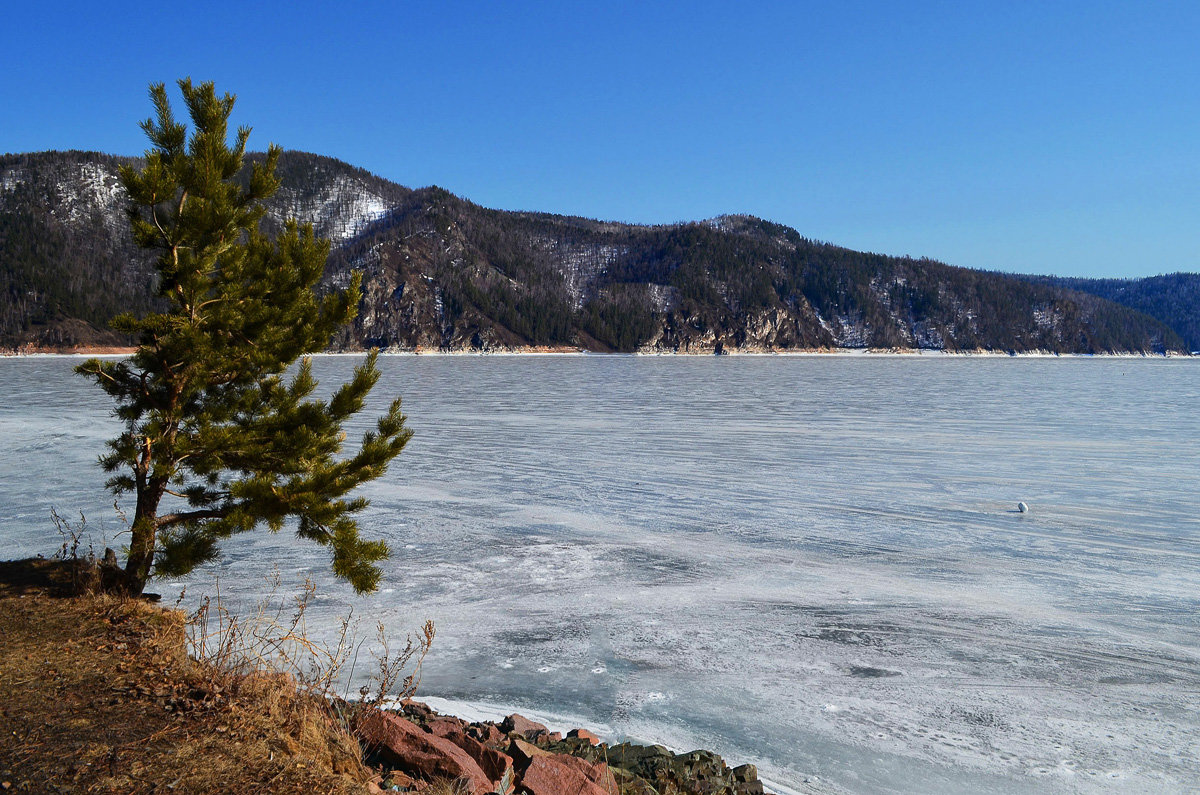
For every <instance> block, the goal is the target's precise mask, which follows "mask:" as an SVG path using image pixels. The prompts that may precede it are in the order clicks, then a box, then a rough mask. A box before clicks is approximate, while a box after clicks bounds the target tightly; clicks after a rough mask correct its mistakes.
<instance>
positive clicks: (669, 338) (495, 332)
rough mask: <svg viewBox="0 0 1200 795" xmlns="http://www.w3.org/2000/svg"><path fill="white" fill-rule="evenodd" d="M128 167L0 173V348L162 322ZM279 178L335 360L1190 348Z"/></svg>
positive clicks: (997, 296) (560, 222)
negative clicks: (321, 290)
mask: <svg viewBox="0 0 1200 795" xmlns="http://www.w3.org/2000/svg"><path fill="white" fill-rule="evenodd" d="M260 156H261V155H253V156H251V157H260ZM136 162H138V161H137V159H136V158H121V157H117V156H112V155H104V154H101V153H89V152H43V153H31V154H18V155H4V156H3V157H0V345H2V346H6V347H9V348H20V347H22V346H41V347H44V348H62V347H68V346H70V345H71V344H80V343H82V344H109V345H111V344H118V343H120V342H121V340H120V339H118V338H117V337H116V335H114V334H112V332H111V331H109V330H107V329H106V328H105V327H104V324H105V323H106V322H107V320H108V318H110V317H111V316H112V315H115V314H116V313H117V312H119V311H134V312H144V311H148V310H149V309H151V308H152V307H154V306H155V305H156V303H155V301H156V299H155V298H154V296H153V293H152V288H151V285H152V283H153V267H152V262H151V259H150V258H149V257H148V256H147V255H146V252H143V251H139V250H137V249H136V248H135V247H134V246H133V244H132V241H131V240H130V239H129V234H128V230H127V228H126V222H125V219H124V206H123V199H122V195H121V188H120V185H119V181H118V180H117V177H116V169H117V167H118V166H119V165H120V164H122V163H136ZM279 176H280V178H281V180H282V183H283V185H282V188H281V189H280V191H279V192H278V193H277V194H276V195H275V196H274V197H272V199H271V200H269V201H268V203H267V206H268V215H267V219H266V220H265V221H264V223H265V224H266V225H267V228H268V229H271V228H278V225H279V224H280V223H282V219H283V218H284V217H288V216H293V217H297V218H298V219H299V220H301V221H302V222H310V223H313V224H314V227H315V229H316V231H317V233H318V234H320V235H322V236H325V237H328V238H330V239H331V241H332V242H333V250H332V252H331V255H330V259H329V262H328V264H327V268H326V274H325V278H324V284H325V285H327V286H341V285H344V284H345V283H347V282H348V279H349V274H350V273H351V272H352V271H355V270H358V271H362V272H363V275H364V284H363V290H364V294H363V301H362V303H361V305H360V312H359V316H358V318H357V319H356V320H355V322H354V323H353V325H352V326H350V327H348V328H347V329H345V330H344V331H343V332H342V333H341V334H339V335H338V337H337V338H336V339H335V340H334V343H333V346H332V347H333V348H334V349H339V350H354V349H360V348H364V347H380V348H384V349H399V350H416V349H434V350H449V351H457V350H475V351H499V350H524V349H537V348H541V349H583V350H592V351H645V352H682V353H689V352H690V353H711V352H716V353H722V352H731V351H787V350H813V349H830V348H842V347H848V348H896V349H935V350H950V351H972V350H992V351H1004V352H1029V351H1046V352H1053V353H1165V352H1182V351H1185V350H1188V349H1194V347H1195V346H1193V348H1189V346H1188V344H1187V343H1186V342H1185V340H1184V336H1183V335H1182V334H1181V333H1179V332H1177V331H1176V330H1173V328H1172V326H1179V327H1181V328H1184V329H1185V330H1187V331H1186V333H1187V334H1189V335H1190V333H1191V332H1190V329H1191V328H1192V327H1190V326H1187V322H1188V319H1189V317H1191V316H1192V315H1195V310H1192V313H1191V315H1189V314H1188V312H1187V311H1186V307H1184V308H1183V309H1181V310H1179V311H1177V312H1176V313H1175V314H1174V315H1169V318H1170V320H1171V322H1170V323H1168V322H1164V320H1162V319H1155V318H1154V317H1151V316H1150V315H1148V314H1145V313H1143V312H1140V311H1137V309H1138V308H1142V309H1144V308H1151V309H1153V306H1150V305H1149V304H1147V302H1146V301H1145V300H1142V302H1141V304H1140V305H1139V307H1137V308H1130V307H1129V306H1125V305H1122V303H1121V302H1120V301H1119V300H1113V299H1110V298H1109V297H1108V296H1105V295H1100V294H1099V292H1096V291H1097V290H1099V289H1100V287H1098V286H1095V285H1091V286H1093V287H1095V290H1089V289H1086V288H1087V287H1088V286H1089V284H1087V283H1085V282H1087V281H1088V280H1082V281H1078V280H1077V281H1076V282H1069V283H1068V282H1061V283H1060V282H1056V281H1053V277H1020V276H1014V275H1010V274H997V273H989V272H984V271H973V270H969V269H966V268H959V267H956V266H952V265H947V264H945V263H940V262H936V261H934V260H930V259H924V258H922V259H914V258H911V257H893V256H888V255H883V254H872V253H864V252H856V251H852V250H850V249H847V248H844V247H840V246H836V245H833V244H829V243H822V242H818V241H814V240H811V239H808V238H805V237H803V236H802V235H801V234H800V233H799V232H797V231H796V230H795V229H792V228H790V227H786V226H783V225H781V224H776V223H772V222H770V221H765V220H762V219H759V218H755V217H753V216H748V215H736V214H730V215H721V216H717V217H715V218H711V219H707V220H705V221H693V222H682V223H677V224H664V225H638V224H624V223H618V222H613V221H600V220H595V219H588V218H581V217H576V216H561V215H554V214H551V213H540V212H530V211H520V212H512V211H504V210H494V209H488V208H484V207H480V206H479V205H476V204H474V203H473V202H470V201H468V200H466V199H463V198H461V197H458V196H455V195H454V194H452V193H450V192H449V191H446V190H444V189H442V188H438V187H427V188H418V189H411V188H407V187H404V186H402V185H398V184H396V183H394V182H391V181H389V180H386V179H384V178H381V177H378V176H376V175H373V174H371V173H370V172H367V171H365V170H363V169H360V168H356V167H354V166H351V165H349V164H346V163H343V162H341V161H338V160H336V159H333V158H329V157H324V156H320V155H313V154H309V153H303V152H290V151H289V152H285V153H284V155H283V156H282V157H281V159H280V166H279ZM1198 278H1200V277H1198ZM1109 292H1110V293H1111V294H1112V295H1113V296H1114V297H1115V298H1116V299H1120V298H1121V295H1122V294H1120V293H1118V292H1116V291H1112V290H1110V291H1109ZM1134 292H1136V291H1134ZM1125 294H1126V297H1128V295H1131V293H1129V291H1126V293H1125ZM1192 319H1193V320H1194V318H1192ZM81 324H82V325H81ZM82 328H87V329H91V331H86V332H85V331H81V329H82ZM89 335H90V336H91V339H84V338H85V337H88V336H89ZM125 342H126V343H127V342H129V341H128V340H125Z"/></svg>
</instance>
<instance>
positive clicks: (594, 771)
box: [555, 754, 613, 787]
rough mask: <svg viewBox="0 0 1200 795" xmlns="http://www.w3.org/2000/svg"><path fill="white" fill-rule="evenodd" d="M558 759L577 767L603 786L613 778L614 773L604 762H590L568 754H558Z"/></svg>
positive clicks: (590, 779)
mask: <svg viewBox="0 0 1200 795" xmlns="http://www.w3.org/2000/svg"><path fill="white" fill-rule="evenodd" d="M555 758H556V759H559V760H561V761H562V763H563V764H565V765H568V766H570V767H573V768H575V769H576V770H578V771H579V772H580V773H582V774H583V775H584V777H585V778H587V780H588V781H590V782H592V783H593V784H599V785H600V786H601V787H604V785H606V784H608V783H609V782H611V781H612V780H613V777H612V774H611V773H609V772H608V765H606V764H604V763H603V762H589V761H587V760H586V759H580V758H579V757H578V756H570V755H568V754H558V755H557V756H556V757H555Z"/></svg>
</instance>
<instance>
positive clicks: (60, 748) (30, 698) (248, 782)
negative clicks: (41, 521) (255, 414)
mask: <svg viewBox="0 0 1200 795" xmlns="http://www.w3.org/2000/svg"><path fill="white" fill-rule="evenodd" d="M76 579H77V577H76V574H75V572H74V571H73V570H72V568H71V563H70V562H58V561H46V560H31V561H19V562H12V563H0V637H3V639H4V641H3V643H0V717H2V720H0V724H2V725H3V726H4V731H3V733H2V736H0V784H2V783H3V782H7V783H8V786H7V788H6V789H7V791H15V792H39V793H41V792H96V793H133V794H136V793H160V792H161V793H167V792H172V793H214V792H224V793H231V794H233V795H239V794H240V793H261V792H271V793H276V792H277V793H287V792H296V793H301V792H302V793H351V792H354V793H361V792H363V791H364V790H365V788H366V782H367V781H368V779H369V778H370V776H371V775H372V773H371V771H368V770H367V769H366V768H364V767H363V765H362V764H361V762H360V749H359V748H358V746H357V744H356V743H354V741H353V740H352V739H351V738H350V737H349V736H348V735H347V734H346V732H345V731H344V730H343V728H342V726H341V725H340V723H339V721H338V719H337V717H336V715H335V714H334V712H333V711H332V710H330V708H329V704H328V702H327V701H326V700H325V699H323V698H320V697H319V696H317V695H314V694H313V693H312V692H311V691H307V690H306V689H304V688H302V687H301V688H298V687H297V685H296V681H295V679H294V678H293V677H292V676H289V675H286V674H266V673H261V672H256V671H250V670H242V671H240V672H238V674H237V675H236V676H234V675H231V674H230V672H228V671H226V672H221V671H219V670H217V669H214V667H213V665H212V664H211V661H210V663H209V664H205V663H197V662H194V661H192V660H190V659H189V657H188V655H187V653H186V640H185V617H184V616H183V615H182V614H181V613H179V612H178V611H172V610H163V609H161V608H157V607H153V606H150V605H147V604H146V603H144V602H141V601H138V600H120V599H114V598H111V597H106V596H91V597H79V598H68V594H69V593H70V592H71V590H72V587H73V581H74V580H76Z"/></svg>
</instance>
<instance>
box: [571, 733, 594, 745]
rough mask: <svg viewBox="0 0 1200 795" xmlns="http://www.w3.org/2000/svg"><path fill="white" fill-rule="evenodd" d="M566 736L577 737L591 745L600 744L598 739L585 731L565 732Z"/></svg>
mask: <svg viewBox="0 0 1200 795" xmlns="http://www.w3.org/2000/svg"><path fill="white" fill-rule="evenodd" d="M567 736H568V737H578V738H579V739H581V740H587V741H588V742H589V743H591V744H592V745H599V744H600V738H599V737H597V736H596V735H594V734H592V733H591V732H590V731H588V730H587V729H571V731H569V732H567Z"/></svg>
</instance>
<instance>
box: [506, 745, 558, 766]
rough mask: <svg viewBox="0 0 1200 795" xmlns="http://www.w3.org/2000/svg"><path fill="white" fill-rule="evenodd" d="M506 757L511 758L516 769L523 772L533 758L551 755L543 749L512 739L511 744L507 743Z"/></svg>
mask: <svg viewBox="0 0 1200 795" xmlns="http://www.w3.org/2000/svg"><path fill="white" fill-rule="evenodd" d="M508 755H509V756H510V757H512V760H513V762H515V763H516V765H517V768H518V769H520V770H524V769H525V767H526V765H528V764H529V763H530V762H531V761H532V760H533V759H534V757H538V756H552V755H553V754H552V753H551V752H550V751H547V750H546V749H544V748H538V747H537V746H536V745H534V744H533V743H528V742H525V741H524V740H519V739H517V738H516V737H514V738H513V739H512V742H511V743H509V746H508Z"/></svg>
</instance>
